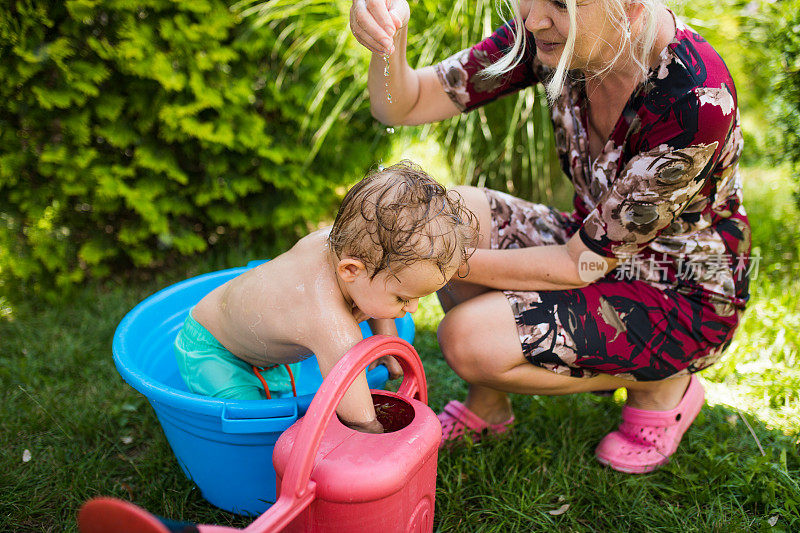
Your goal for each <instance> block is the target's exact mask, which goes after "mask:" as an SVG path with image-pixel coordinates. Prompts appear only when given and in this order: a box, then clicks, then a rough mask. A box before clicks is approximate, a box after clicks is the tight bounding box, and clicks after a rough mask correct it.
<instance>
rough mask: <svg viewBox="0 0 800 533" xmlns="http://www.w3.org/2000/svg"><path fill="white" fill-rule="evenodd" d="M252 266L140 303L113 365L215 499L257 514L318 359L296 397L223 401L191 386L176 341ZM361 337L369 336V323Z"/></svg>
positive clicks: (406, 322) (119, 337)
mask: <svg viewBox="0 0 800 533" xmlns="http://www.w3.org/2000/svg"><path fill="white" fill-rule="evenodd" d="M258 263H260V261H254V262H252V263H250V264H248V265H247V267H240V268H232V269H229V270H221V271H218V272H212V273H209V274H204V275H202V276H197V277H194V278H190V279H187V280H185V281H182V282H180V283H176V284H175V285H171V286H169V287H167V288H165V289H163V290H161V291H159V292H157V293H156V294H154V295H152V296H150V297H149V298H147V299H146V300H144V301H143V302H141V303H140V304H139V305H137V306H136V307H135V308H133V310H131V312H129V313H128V314H127V315H126V316H125V318H123V319H122V322H120V324H119V326H118V327H117V330H116V332H115V333H114V343H113V352H114V363H115V364H116V366H117V370H118V371H119V373H120V374H121V375H122V377H123V378H124V379H125V381H126V382H128V384H130V385H131V386H132V387H133V388H134V389H136V390H137V391H139V392H140V393H142V394H143V395H145V396H146V397H147V399H148V400H149V401H150V404H151V405H152V406H153V410H154V411H155V413H156V416H157V417H158V420H159V422H160V423H161V427H162V428H163V429H164V433H165V434H166V437H167V440H168V441H169V444H170V446H171V447H172V450H173V452H174V453H175V457H176V458H177V459H178V463H179V464H180V466H181V468H182V469H183V471H184V473H185V474H186V476H187V477H188V478H189V479H191V480H192V481H194V482H195V483H196V484H197V486H198V487H199V488H200V491H201V492H202V494H203V497H204V498H205V499H206V500H208V501H209V502H211V503H212V504H214V505H216V506H217V507H220V508H222V509H225V510H227V511H231V512H234V513H238V514H254V515H255V514H260V513H262V512H264V511H265V510H266V509H267V508H269V506H270V505H271V504H272V503H273V502H274V501H275V470H274V469H273V466H272V450H273V448H274V446H275V441H277V440H278V437H279V436H280V434H281V433H282V432H283V431H284V430H285V429H287V428H288V427H289V426H291V425H292V424H293V423H294V422H295V420H297V418H298V417H301V416H303V414H304V413H305V412H306V410H307V409H308V406H309V404H310V403H311V399H312V398H313V396H314V393H315V392H316V390H317V388H319V385H320V384H321V383H322V377H321V376H320V373H319V367H318V366H317V361H316V358H314V357H311V358H309V359H306V360H305V361H304V362H303V364H302V366H301V369H300V375H299V376H296V381H297V394H298V397H297V398H294V397H284V398H275V399H272V400H262V401H242V400H221V399H216V398H210V397H206V396H199V395H197V394H193V393H191V392H189V391H188V389H187V388H186V386H185V385H184V383H183V380H182V379H181V377H180V374H179V373H178V365H177V362H176V361H175V354H174V353H173V348H172V343H173V341H174V340H175V337H176V335H177V334H178V331H179V330H180V328H181V326H182V325H183V321H184V320H185V318H186V316H187V314H188V312H189V309H190V308H191V307H192V306H194V305H195V304H196V303H197V302H198V301H200V299H201V298H202V297H203V296H205V295H206V294H208V293H209V292H210V291H211V290H212V289H214V288H215V287H218V286H219V285H221V284H223V283H225V282H226V281H228V280H229V279H231V278H233V277H235V276H238V275H239V274H241V273H242V272H244V271H245V270H247V269H248V268H251V267H253V266H255V265H256V264H258ZM361 328H362V331H363V332H364V336H365V337H366V336H368V335H370V334H371V332H370V331H369V327H367V324H366V322H365V323H362V324H361ZM397 328H398V332H399V334H400V336H401V337H402V338H403V339H405V340H406V341H408V342H413V340H414V322H413V321H412V320H411V317H410V316H409V315H406V316H405V317H403V318H402V319H398V320H397ZM387 378H388V373H387V371H386V368H385V367H383V366H379V367H377V368H375V369H374V370H372V371H370V372H369V373H368V375H367V380H368V381H369V385H370V387H371V388H383V386H384V385H385V383H386V380H387Z"/></svg>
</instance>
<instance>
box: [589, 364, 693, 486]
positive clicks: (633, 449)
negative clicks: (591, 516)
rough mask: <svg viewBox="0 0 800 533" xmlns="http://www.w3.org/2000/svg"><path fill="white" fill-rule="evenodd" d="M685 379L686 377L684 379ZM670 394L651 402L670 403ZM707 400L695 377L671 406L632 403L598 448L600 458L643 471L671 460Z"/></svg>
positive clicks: (620, 467) (617, 467)
mask: <svg viewBox="0 0 800 533" xmlns="http://www.w3.org/2000/svg"><path fill="white" fill-rule="evenodd" d="M681 381H683V380H681ZM669 398H670V396H669V394H668V393H667V391H665V395H663V397H661V398H660V399H659V398H656V397H652V398H650V399H649V400H650V401H652V402H653V403H651V404H650V405H657V406H660V407H663V406H664V405H669V403H670V400H669ZM704 401H705V391H704V390H703V386H702V385H701V384H700V381H699V380H698V379H697V377H696V376H694V375H692V376H691V378H690V379H689V386H688V387H687V388H686V390H685V392H684V394H683V395H682V397H681V398H680V400H679V401H678V402H677V405H675V407H673V408H672V409H666V410H664V409H641V408H638V407H632V406H631V405H630V403H629V404H628V405H626V406H625V407H623V409H622V423H621V424H620V426H619V429H618V430H617V431H612V432H611V433H609V434H608V435H606V436H605V437H604V438H603V440H602V441H600V444H598V445H597V448H596V449H595V456H596V457H597V460H598V461H600V462H601V463H603V464H606V465H608V466H610V467H611V468H613V469H615V470H619V471H620V472H626V473H629V474H641V473H645V472H650V471H652V470H655V469H656V468H658V467H659V466H661V465H663V464H665V463H666V462H667V461H669V457H670V456H671V455H672V454H673V453H675V450H676V449H677V448H678V444H679V443H680V441H681V439H682V438H683V434H684V433H685V432H686V430H687V429H689V426H691V425H692V422H693V421H694V419H695V417H697V414H698V413H699V412H700V409H701V408H702V407H703V403H704Z"/></svg>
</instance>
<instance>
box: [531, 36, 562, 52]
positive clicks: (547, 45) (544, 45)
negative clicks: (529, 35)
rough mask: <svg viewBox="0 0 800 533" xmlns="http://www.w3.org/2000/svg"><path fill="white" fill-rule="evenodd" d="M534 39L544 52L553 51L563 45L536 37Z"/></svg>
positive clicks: (537, 46)
mask: <svg viewBox="0 0 800 533" xmlns="http://www.w3.org/2000/svg"><path fill="white" fill-rule="evenodd" d="M534 41H535V42H536V48H538V49H539V50H541V51H542V52H552V51H553V50H555V49H556V48H558V47H559V46H560V45H561V43H551V42H548V41H542V40H540V39H534Z"/></svg>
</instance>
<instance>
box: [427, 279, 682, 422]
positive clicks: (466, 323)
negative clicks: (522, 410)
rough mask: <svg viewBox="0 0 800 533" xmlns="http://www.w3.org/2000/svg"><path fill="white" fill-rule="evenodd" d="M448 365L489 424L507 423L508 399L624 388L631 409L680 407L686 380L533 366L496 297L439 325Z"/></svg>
mask: <svg viewBox="0 0 800 533" xmlns="http://www.w3.org/2000/svg"><path fill="white" fill-rule="evenodd" d="M438 336H439V344H440V346H441V348H442V353H443V354H444V357H445V359H446V360H447V363H448V364H449V365H450V367H451V368H452V369H453V370H454V371H455V372H456V374H458V375H459V376H460V377H461V378H462V379H464V380H465V381H466V382H467V383H470V390H469V394H468V395H467V400H466V406H467V408H469V409H470V410H472V411H473V412H474V413H475V414H477V415H478V416H480V417H481V418H483V419H484V420H486V421H487V422H489V423H499V422H502V421H505V420H507V419H508V418H509V416H510V414H511V407H510V403H509V402H508V398H507V397H506V393H508V392H513V393H519V394H538V395H551V396H552V395H562V394H572V393H576V392H589V391H596V390H608V389H616V388H620V387H625V388H627V389H628V404H629V405H631V406H632V407H638V408H642V409H651V410H668V409H672V408H674V407H676V406H677V405H678V403H679V402H680V400H681V398H682V397H683V393H684V392H685V391H686V387H687V385H688V383H689V377H688V376H682V377H679V378H675V379H666V380H661V381H632V380H628V379H622V378H617V377H614V376H611V375H607V374H600V375H598V376H595V377H592V378H575V377H570V376H565V375H562V374H555V373H553V372H551V371H549V370H546V369H544V368H541V367H538V366H534V365H532V364H531V363H529V362H528V361H527V359H525V357H524V356H523V355H522V347H521V345H520V342H519V337H518V334H517V326H516V323H515V320H514V315H513V314H512V312H511V307H510V306H509V305H508V300H507V299H506V297H505V296H504V295H503V294H502V293H500V292H497V291H491V292H487V293H484V294H481V295H479V296H475V297H473V298H472V299H470V300H469V301H466V302H463V303H461V304H460V305H458V306H457V307H454V308H453V309H451V310H450V311H449V312H448V313H447V315H445V317H444V319H443V320H442V322H441V324H440V325H439V332H438Z"/></svg>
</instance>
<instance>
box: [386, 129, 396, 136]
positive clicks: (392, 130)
mask: <svg viewBox="0 0 800 533" xmlns="http://www.w3.org/2000/svg"><path fill="white" fill-rule="evenodd" d="M386 133H388V134H389V135H391V134H392V133H394V128H386Z"/></svg>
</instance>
